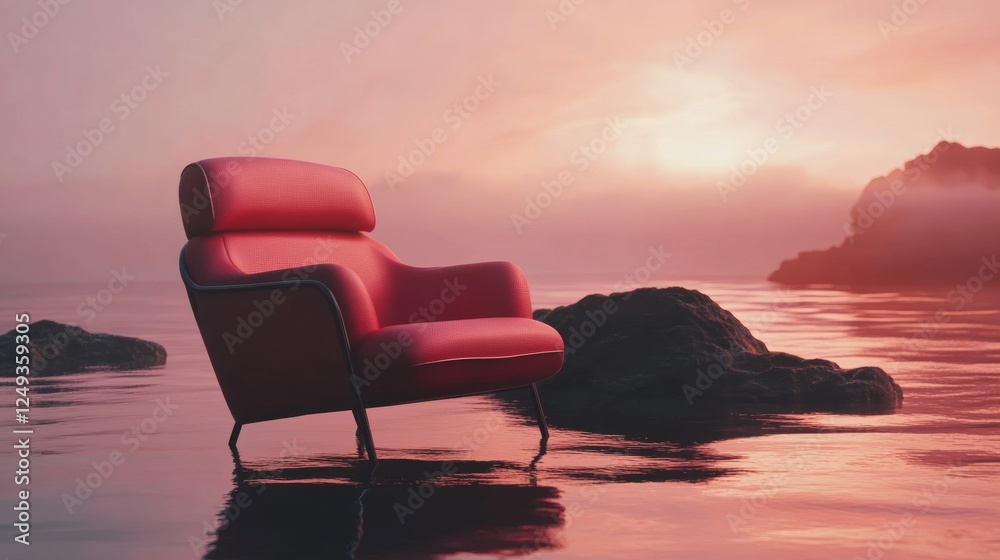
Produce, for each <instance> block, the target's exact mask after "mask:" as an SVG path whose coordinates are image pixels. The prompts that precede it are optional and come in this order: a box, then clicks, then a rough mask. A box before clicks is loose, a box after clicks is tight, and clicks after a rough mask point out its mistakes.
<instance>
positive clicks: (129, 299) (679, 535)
mask: <svg viewBox="0 0 1000 560" xmlns="http://www.w3.org/2000/svg"><path fill="white" fill-rule="evenodd" d="M669 284H670V285H673V284H678V285H683V286H686V287H689V288H697V289H700V290H702V291H703V292H705V293H706V294H708V295H710V296H711V297H712V298H714V299H715V300H716V301H717V302H719V303H720V304H721V305H722V306H723V307H725V308H727V309H729V310H731V311H732V312H733V313H734V314H736V316H737V317H739V318H740V319H741V320H742V321H743V322H744V323H745V324H747V326H748V327H750V329H751V331H753V332H754V334H755V335H756V336H757V337H758V338H760V339H762V340H763V341H765V342H766V343H767V344H768V346H769V348H771V349H772V350H781V351H787V352H791V353H794V354H798V355H802V356H806V357H823V358H828V359H831V360H834V361H836V362H838V363H840V364H841V365H843V366H848V367H854V366H861V365H879V366H882V367H883V368H884V369H886V370H887V371H888V372H890V373H891V374H892V375H893V377H894V378H895V379H896V381H897V382H898V383H899V384H900V385H901V386H902V387H903V390H904V393H905V404H904V406H903V408H902V409H900V410H899V411H897V412H896V413H894V414H883V415H869V416H858V415H838V414H809V415H786V416H780V415H774V416H757V417H753V418H746V419H745V420H744V422H742V423H741V424H740V425H739V426H737V427H736V429H730V430H729V431H728V432H726V433H728V434H729V435H727V436H725V437H723V436H722V435H719V433H720V432H718V431H713V430H703V429H700V428H699V429H695V428H692V434H693V436H692V437H691V438H690V439H691V440H694V441H697V442H698V443H696V444H679V443H675V442H669V441H632V440H624V439H623V438H620V437H612V436H604V435H593V434H587V433H580V432H574V431H571V430H565V429H560V428H558V427H553V429H552V437H551V439H550V440H549V442H548V444H547V446H546V447H544V448H540V447H539V438H538V431H537V429H536V427H535V426H534V425H533V423H531V422H530V421H528V420H526V419H524V418H522V417H521V416H518V415H517V414H516V413H515V412H513V411H511V410H509V409H507V408H506V407H504V406H502V405H501V404H500V403H499V402H498V401H497V400H495V399H493V398H491V397H471V398H465V399H454V400H449V401H440V402H433V403H423V404H415V405H407V406H401V407H391V408H382V409H374V410H371V411H370V413H369V414H370V418H371V423H372V427H373V430H374V435H375V441H376V445H377V446H378V449H379V455H380V465H379V467H378V469H377V470H376V471H375V473H374V477H373V476H372V475H373V473H371V472H370V471H369V470H368V469H366V468H365V467H363V466H361V465H362V463H359V461H358V459H357V457H358V448H357V442H356V440H355V436H354V424H353V419H352V418H351V415H350V414H348V413H334V414H325V415H316V416H309V417H302V418H295V419H288V420H281V421H275V422H270V423H265V424H254V425H250V426H247V427H245V428H244V430H243V435H242V436H241V439H240V454H239V456H237V457H234V456H233V455H232V454H231V453H230V451H229V449H228V447H227V446H226V444H225V442H226V439H227V438H228V435H229V430H230V428H231V426H232V418H231V417H230V416H229V413H228V411H227V409H226V406H225V403H224V402H223V400H222V396H221V393H220V392H219V389H218V386H217V385H216V382H215V379H214V376H213V374H212V371H211V367H210V365H209V362H208V358H207V355H206V354H205V351H204V347H203V346H202V343H201V340H200V338H199V337H198V334H197V329H196V327H195V325H194V321H193V318H192V316H191V311H190V308H189V307H188V304H187V301H186V298H185V295H184V293H183V290H182V288H181V287H180V285H179V282H177V283H163V284H159V283H147V284H141V283H134V284H132V285H130V286H129V287H128V288H127V289H126V290H125V291H124V292H123V293H121V294H119V295H117V296H116V297H115V298H114V300H113V301H112V302H111V303H110V304H108V305H107V308H106V309H104V310H103V311H101V312H100V313H97V314H96V315H95V316H94V317H93V320H92V321H90V322H86V320H87V319H88V317H85V316H81V315H78V313H77V308H78V306H79V305H80V303H81V302H84V301H85V298H87V297H88V296H93V295H94V294H96V293H97V291H98V290H99V289H100V288H101V287H100V286H86V285H62V286H60V285H50V286H44V285H39V286H30V287H14V288H10V287H7V288H4V289H3V292H2V296H0V311H2V313H0V318H2V321H0V330H2V331H6V330H9V329H10V328H13V326H14V322H13V314H14V313H15V312H25V311H27V312H29V313H31V314H32V318H33V319H34V320H38V319H42V318H48V319H54V320H58V321H63V322H73V323H79V324H80V325H81V326H83V327H84V328H86V329H88V330H91V331H97V332H112V333H116V334H123V335H129V336H138V337H141V338H146V339H149V340H154V341H157V342H160V343H161V344H163V345H164V346H165V347H166V348H167V351H168V354H169V358H168V363H167V365H166V366H165V367H163V368H160V369H155V370H151V371H144V372H114V373H107V372H93V373H86V374H77V375H68V376H61V377H53V378H46V379H44V380H42V379H36V380H35V381H34V384H33V386H32V391H33V393H32V395H33V398H32V405H33V406H32V413H31V420H30V427H32V428H34V429H35V433H34V434H33V435H32V464H31V484H30V489H31V498H32V501H31V521H32V530H31V542H32V545H31V546H30V547H24V546H22V545H18V544H15V543H13V542H12V539H13V533H12V531H11V530H10V529H8V530H7V531H5V535H6V536H5V537H4V542H3V545H2V548H0V550H2V552H0V555H4V556H9V557H10V558H18V559H20V558H39V559H51V558H83V559H89V558H101V559H113V558H144V559H151V560H152V559H159V558H170V559H176V558H203V557H207V558H219V559H223V558H224V559H242V558H340V557H345V555H347V553H349V552H350V551H354V553H355V554H356V557H358V558H427V559H430V558H496V557H499V556H509V555H520V556H529V557H532V558H595V559H597V558H601V559H603V558H656V559H660V558H682V559H684V558H699V559H703V558H761V559H763V558H768V559H771V558H823V559H825V558H839V559H851V558H855V557H856V556H858V557H862V558H869V557H870V558H873V559H875V558H886V559H890V558H901V559H936V558H948V559H954V558H998V557H1000V527H998V519H1000V499H998V498H1000V485H998V481H1000V389H998V388H997V386H998V384H997V381H998V380H1000V365H998V364H1000V361H998V359H997V357H998V354H1000V311H998V309H1000V306H998V305H997V304H998V303H1000V297H998V295H997V294H996V293H986V292H980V293H978V294H975V298H974V299H973V300H972V301H969V302H967V305H966V306H965V307H964V308H963V309H961V310H958V311H956V310H955V309H954V307H955V306H954V304H953V302H951V301H949V300H948V298H947V294H946V291H942V292H929V293H909V294H906V295H903V294H897V293H889V292H873V293H864V294H850V293H845V292H840V291H833V290H796V291H786V290H782V289H778V288H775V287H773V286H770V285H767V284H763V283H758V282H694V281H693V282H670V283H669ZM608 285H610V283H609V284H608ZM533 287H534V290H535V293H534V302H535V306H536V307H551V306H554V305H559V304H564V303H570V302H572V301H576V299H578V298H579V297H580V296H582V295H584V294H586V293H590V292H600V291H607V287H606V285H605V284H604V283H601V282H597V281H591V282H587V281H578V282H574V283H568V282H558V281H555V280H552V281H549V282H535V283H534V284H533ZM937 311H941V313H939V314H938V315H937V319H935V312H937ZM0 390H2V391H3V393H4V396H3V398H2V399H0V402H3V403H4V407H5V408H6V409H7V412H3V413H0V418H2V423H3V428H4V429H5V430H6V431H7V433H10V430H11V429H12V428H14V427H19V426H16V425H15V423H14V422H13V410H12V409H13V401H14V396H15V395H14V388H13V386H12V384H10V383H9V382H7V381H6V380H5V382H4V383H3V384H2V386H0ZM164 403H166V404H168V405H169V406H167V407H166V409H163V405H164ZM158 407H160V408H161V410H159V411H158V410H157V409H158ZM164 410H166V411H168V412H169V414H168V413H167V412H165V411H164ZM154 418H158V419H154ZM133 426H135V427H137V428H139V429H140V430H142V429H146V431H147V434H144V435H145V439H144V440H141V441H140V440H139V439H138V438H135V437H133V436H130V435H129V434H128V432H129V430H131V429H132V427H133ZM711 434H714V435H711ZM720 438H722V439H720ZM4 449H5V451H4V454H3V459H2V464H3V468H4V470H7V471H8V472H9V473H12V471H13V470H15V458H14V456H13V454H12V453H10V447H9V446H8V445H4ZM114 452H118V453H121V456H122V457H123V459H124V462H121V463H120V464H119V465H118V466H114V465H112V467H113V468H111V469H110V471H109V469H108V468H107V465H105V464H104V463H105V462H106V461H108V459H109V455H111V454H112V453H114ZM102 471H103V472H102ZM88 477H89V481H90V482H95V481H96V482H97V483H98V484H99V485H97V484H92V485H96V486H97V487H96V489H93V490H92V491H90V493H89V495H87V490H90V489H89V488H86V489H84V488H78V487H79V486H80V484H81V481H82V482H83V483H84V484H86V482H87V481H88ZM2 479H3V481H4V482H3V485H2V494H0V508H2V510H3V511H6V512H8V513H7V514H6V517H7V519H8V520H10V521H12V520H13V514H12V511H13V510H12V509H11V508H12V507H13V502H12V499H13V497H14V486H13V484H12V482H13V477H12V476H10V475H9V474H5V475H4V476H3V477H2ZM431 481H433V484H432V483H431ZM78 490H79V495H77V492H78ZM421 492H423V494H424V496H425V497H419V496H420V494H421ZM70 496H74V497H75V499H76V500H78V501H72V500H70V502H71V503H69V506H67V500H68V499H69V497H70ZM80 496H83V497H82V498H81V497H80ZM414 496H418V497H417V498H415V497H414ZM227 516H228V517H227ZM228 518H232V521H228ZM223 520H227V521H223ZM401 520H402V522H401ZM8 527H10V526H9V525H8Z"/></svg>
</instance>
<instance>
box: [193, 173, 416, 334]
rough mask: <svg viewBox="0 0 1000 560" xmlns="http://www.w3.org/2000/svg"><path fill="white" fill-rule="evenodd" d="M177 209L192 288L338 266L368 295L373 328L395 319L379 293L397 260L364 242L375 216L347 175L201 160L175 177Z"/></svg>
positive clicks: (357, 183) (364, 194)
mask: <svg viewBox="0 0 1000 560" xmlns="http://www.w3.org/2000/svg"><path fill="white" fill-rule="evenodd" d="M180 204H181V217H182V220H183V222H184V231H185V233H186V234H187V236H188V239H189V242H188V245H187V248H186V250H185V255H186V263H187V266H188V270H189V273H190V274H191V276H192V278H193V279H194V280H195V281H197V282H198V283H200V284H206V285H216V284H225V283H238V282H239V278H240V277H242V276H247V275H250V274H257V273H262V272H268V271H273V270H283V269H294V268H302V267H309V266H311V265H314V264H317V263H320V264H322V263H330V264H341V265H344V266H347V267H348V268H350V269H352V270H353V271H354V272H355V273H357V275H358V276H359V277H360V278H361V281H362V283H363V284H364V285H365V286H366V288H367V289H368V290H369V292H370V294H371V295H372V303H373V305H374V306H375V311H376V315H377V316H378V318H379V322H380V323H382V324H391V323H392V322H394V321H395V320H396V318H395V315H397V314H398V313H399V311H398V310H397V309H396V308H395V306H394V305H393V302H392V301H391V299H392V298H389V297H385V294H386V293H388V291H389V290H387V286H389V285H390V284H391V281H392V276H393V275H392V271H393V268H394V267H396V266H398V265H399V259H398V258H397V257H396V256H395V255H394V254H393V253H392V251H390V250H389V249H388V248H387V247H385V246H384V245H382V244H381V243H379V242H377V241H375V240H373V239H372V238H370V237H369V236H367V235H365V232H370V231H372V230H373V229H374V228H375V210H374V207H373V206H372V201H371V197H370V196H369V194H368V190H367V189H366V188H365V185H364V183H362V182H361V179H359V178H358V177H357V176H356V175H355V174H353V173H351V172H350V171H347V170H345V169H341V168H337V167H329V166H325V165H319V164H315V163H306V162H299V161H291V160H284V159H271V158H215V159H207V160H203V161H200V162H197V163H192V164H191V165H188V166H187V167H186V168H185V169H184V171H183V172H182V173H181V181H180Z"/></svg>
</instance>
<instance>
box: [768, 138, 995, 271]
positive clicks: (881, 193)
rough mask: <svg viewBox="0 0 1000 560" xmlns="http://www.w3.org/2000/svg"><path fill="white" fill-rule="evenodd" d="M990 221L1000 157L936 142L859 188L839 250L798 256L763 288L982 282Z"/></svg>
mask: <svg viewBox="0 0 1000 560" xmlns="http://www.w3.org/2000/svg"><path fill="white" fill-rule="evenodd" d="M998 216H1000V149H998V148H992V149H990V148H982V147H976V148H966V147H965V146H962V145H961V144H956V143H952V142H941V143H939V144H938V145H937V146H935V147H934V149H933V150H931V151H930V152H929V153H927V154H924V155H921V156H920V157H918V158H916V159H914V160H912V161H909V162H907V163H906V164H905V165H904V166H903V168H902V169H896V170H895V171H893V172H892V173H890V174H889V175H886V176H885V177H879V178H877V179H875V180H873V181H871V182H870V183H869V184H868V186H867V187H865V190H864V192H863V193H862V194H861V197H860V199H859V200H858V202H857V204H855V206H854V208H852V210H851V216H850V220H848V221H846V222H845V224H844V233H845V239H844V241H843V242H842V243H841V244H840V245H837V246H835V247H831V248H829V249H825V250H818V251H806V252H803V253H800V254H799V255H798V256H797V257H795V258H793V259H790V260H786V261H784V262H782V263H781V266H779V267H778V269H777V270H776V271H774V272H773V273H772V274H771V275H770V276H769V277H768V280H770V281H772V282H777V283H781V284H786V285H808V284H833V285H843V286H863V285H886V286H894V285H900V284H956V283H959V282H962V281H965V280H966V279H969V278H971V277H972V276H973V275H979V276H981V278H980V279H981V280H983V281H985V280H986V278H983V276H988V277H989V278H990V279H992V277H993V276H995V275H996V274H997V272H998V267H1000V264H998V263H997V259H996V256H997V255H998V254H1000V219H997V217H998ZM984 266H985V267H986V268H985V269H984V268H983V267H984ZM981 271H982V272H981Z"/></svg>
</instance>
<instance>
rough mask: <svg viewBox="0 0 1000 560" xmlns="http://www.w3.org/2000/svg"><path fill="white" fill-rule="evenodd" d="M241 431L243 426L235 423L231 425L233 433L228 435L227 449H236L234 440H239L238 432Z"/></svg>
mask: <svg viewBox="0 0 1000 560" xmlns="http://www.w3.org/2000/svg"><path fill="white" fill-rule="evenodd" d="M242 429H243V424H240V423H239V422H237V423H236V424H234V425H233V432H232V433H231V434H229V447H231V448H233V449H236V440H238V439H240V430H242Z"/></svg>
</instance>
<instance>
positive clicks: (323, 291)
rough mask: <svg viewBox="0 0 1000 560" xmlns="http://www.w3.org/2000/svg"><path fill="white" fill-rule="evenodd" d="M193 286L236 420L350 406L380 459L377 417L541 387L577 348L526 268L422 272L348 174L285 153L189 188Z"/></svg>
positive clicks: (223, 161) (203, 174)
mask: <svg viewBox="0 0 1000 560" xmlns="http://www.w3.org/2000/svg"><path fill="white" fill-rule="evenodd" d="M180 205H181V215H182V218H183V222H184V231H185V233H186V234H187V237H188V243H187V244H186V245H185V247H184V249H183V250H182V251H181V258H180V270H181V277H182V278H183V280H184V284H185V286H186V287H187V292H188V297H189V299H190V301H191V308H192V310H193V311H194V316H195V319H196V321H197V323H198V328H199V330H200V331H201V336H202V339H203V340H204V342H205V348H206V349H207V350H208V355H209V358H210V359H211V362H212V367H213V368H214V369H215V374H216V377H217V379H218V381H219V386H220V387H221V389H222V393H223V395H224V397H225V399H226V404H227V405H228V406H229V410H230V412H231V413H232V415H233V419H234V420H235V426H234V427H233V432H232V435H231V437H230V440H229V444H230V446H232V447H235V445H236V440H237V438H238V437H239V433H240V429H241V427H242V426H243V424H249V423H253V422H263V421H266V420H273V419H277V418H288V417H293V416H301V415H304V414H315V413H321V412H333V411H341V410H351V411H352V412H353V413H354V419H355V421H356V423H357V426H358V434H359V437H361V439H362V441H363V443H364V446H365V450H366V451H367V452H368V457H369V459H371V460H373V461H374V460H376V453H375V447H374V443H373V441H372V436H371V429H370V427H369V423H368V415H367V413H366V408H368V407H378V406H387V405H396V404H404V403H411V402H418V401H427V400H434V399H443V398H450V397H461V396H467V395H475V394H481V393H488V392H493V391H497V390H503V389H512V388H517V387H525V388H527V389H529V391H530V394H531V397H532V399H533V403H534V405H535V412H536V415H537V419H538V425H539V428H540V430H541V432H542V437H543V438H547V437H548V429H547V427H546V423H545V416H544V414H543V412H542V408H541V404H540V402H539V400H538V391H537V390H536V389H535V382H537V381H539V380H542V379H545V378H547V377H550V376H552V375H554V374H555V373H557V372H558V371H559V369H560V368H561V367H562V363H563V341H562V338H561V337H560V336H559V334H558V333H557V332H556V331H555V330H553V329H552V328H550V327H549V326H547V325H545V324H543V323H541V322H539V321H534V320H532V319H531V300H530V298H529V295H528V284H527V282H526V280H525V278H524V275H523V274H522V273H521V271H520V270H519V269H518V268H517V267H516V266H515V265H513V264H511V263H505V262H491V263H479V264H468V265H460V266H452V267H439V268H417V267H412V266H408V265H406V264H403V263H402V262H400V261H399V259H397V258H396V256H395V255H394V254H393V253H392V252H391V251H390V250H389V249H388V248H386V247H385V246H384V245H382V244H381V243H379V242H377V241H375V240H373V239H372V238H370V237H368V236H367V235H365V232H370V231H372V229H373V228H374V227H375V211H374V208H373V206H372V202H371V198H370V196H369V195H368V191H367V189H366V188H365V186H364V184H363V183H362V182H361V180H360V179H359V178H358V177H357V176H356V175H354V174H353V173H351V172H349V171H346V170H344V169H339V168H336V167H328V166H324V165H317V164H311V163H304V162H297V161H290V160H281V159H270V158H216V159H207V160H203V161H200V162H198V163H192V164H191V165H188V166H187V167H186V168H184V171H183V172H182V173H181V179H180Z"/></svg>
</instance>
